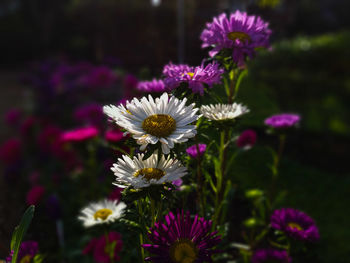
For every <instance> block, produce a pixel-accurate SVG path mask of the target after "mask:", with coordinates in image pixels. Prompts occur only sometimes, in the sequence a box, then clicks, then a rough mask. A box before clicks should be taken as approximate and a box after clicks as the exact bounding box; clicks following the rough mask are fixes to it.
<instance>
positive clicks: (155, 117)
mask: <svg viewBox="0 0 350 263" xmlns="http://www.w3.org/2000/svg"><path fill="white" fill-rule="evenodd" d="M186 101H187V99H186V98H185V99H183V100H179V99H177V98H176V97H174V96H170V98H169V96H168V94H167V93H163V95H162V96H161V97H160V98H156V99H155V100H154V99H153V98H152V96H151V95H149V96H148V99H147V98H146V97H143V98H141V99H140V100H138V99H137V98H134V99H133V100H132V101H131V102H129V101H127V103H126V106H124V105H119V106H118V107H116V106H113V105H109V106H104V107H103V111H104V113H105V114H107V115H108V116H109V117H110V118H112V119H113V120H114V121H115V122H116V123H117V124H118V125H119V126H121V127H123V128H124V129H126V130H127V131H128V132H130V133H131V134H132V136H133V138H134V139H135V140H137V143H138V144H140V145H141V147H140V149H141V151H143V150H145V148H146V147H147V145H148V144H149V143H151V144H156V143H157V142H158V141H159V142H161V145H162V151H163V153H164V154H168V153H169V152H170V149H172V148H173V147H174V143H181V142H186V141H187V140H188V139H189V138H192V137H194V136H195V135H196V133H197V131H196V126H195V125H190V124H191V123H192V122H194V121H196V120H197V119H198V118H199V116H198V115H197V114H196V112H197V111H198V109H197V108H194V106H195V104H194V103H193V104H191V105H189V106H186V105H185V104H186Z"/></svg>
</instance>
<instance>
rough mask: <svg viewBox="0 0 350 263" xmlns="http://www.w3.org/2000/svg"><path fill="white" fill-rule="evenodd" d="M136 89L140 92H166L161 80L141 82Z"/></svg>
mask: <svg viewBox="0 0 350 263" xmlns="http://www.w3.org/2000/svg"><path fill="white" fill-rule="evenodd" d="M137 89H138V90H139V91H142V92H146V93H150V92H164V91H166V90H167V88H166V86H165V85H164V82H163V80H161V79H160V80H157V79H153V80H151V81H141V82H139V83H138V84H137Z"/></svg>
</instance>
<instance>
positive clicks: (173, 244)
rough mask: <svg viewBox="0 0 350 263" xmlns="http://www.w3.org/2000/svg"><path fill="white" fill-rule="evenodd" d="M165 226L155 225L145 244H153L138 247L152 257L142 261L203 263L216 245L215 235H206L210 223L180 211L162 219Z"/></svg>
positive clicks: (158, 223) (219, 239) (209, 258)
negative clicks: (147, 242)
mask: <svg viewBox="0 0 350 263" xmlns="http://www.w3.org/2000/svg"><path fill="white" fill-rule="evenodd" d="M165 221H166V223H162V222H157V223H155V225H154V227H153V228H151V229H150V232H149V234H148V238H149V240H150V241H151V242H152V243H153V244H144V245H142V246H143V247H144V248H145V249H147V250H148V251H149V252H150V253H152V254H155V256H151V257H148V258H146V259H145V260H146V261H152V262H155V263H164V262H174V263H180V262H198V263H200V262H207V261H211V255H212V254H213V253H215V252H216V251H215V250H213V249H212V248H213V247H214V246H216V245H217V244H218V243H219V242H220V241H221V238H220V236H217V232H210V229H211V226H212V222H211V221H207V220H205V219H204V218H200V217H198V215H196V216H195V217H194V218H193V219H191V216H190V213H189V212H186V214H185V213H184V211H182V212H178V213H177V215H174V214H173V213H172V212H170V213H169V214H168V215H166V216H165Z"/></svg>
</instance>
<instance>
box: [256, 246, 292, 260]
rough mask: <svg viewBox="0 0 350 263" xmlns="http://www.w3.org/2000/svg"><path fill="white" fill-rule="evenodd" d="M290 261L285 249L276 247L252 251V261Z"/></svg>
mask: <svg viewBox="0 0 350 263" xmlns="http://www.w3.org/2000/svg"><path fill="white" fill-rule="evenodd" d="M269 262H276V263H290V262H292V259H291V257H289V256H288V253H287V251H285V250H277V249H272V248H269V249H258V250H256V251H255V252H254V254H253V257H252V263H269Z"/></svg>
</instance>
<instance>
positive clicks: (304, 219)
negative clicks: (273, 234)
mask: <svg viewBox="0 0 350 263" xmlns="http://www.w3.org/2000/svg"><path fill="white" fill-rule="evenodd" d="M270 220H271V227H272V228H274V229H278V230H280V231H282V232H284V233H285V234H286V235H288V236H291V237H293V238H295V239H298V240H301V241H310V242H316V241H318V240H319V239H320V235H319V233H318V228H317V226H316V224H315V221H314V220H313V219H312V218H311V217H310V216H308V215H307V214H306V213H304V212H301V211H299V210H296V209H293V208H281V209H279V210H275V211H274V212H273V213H272V215H271V219H270Z"/></svg>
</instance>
